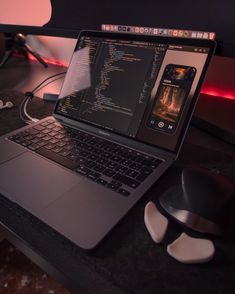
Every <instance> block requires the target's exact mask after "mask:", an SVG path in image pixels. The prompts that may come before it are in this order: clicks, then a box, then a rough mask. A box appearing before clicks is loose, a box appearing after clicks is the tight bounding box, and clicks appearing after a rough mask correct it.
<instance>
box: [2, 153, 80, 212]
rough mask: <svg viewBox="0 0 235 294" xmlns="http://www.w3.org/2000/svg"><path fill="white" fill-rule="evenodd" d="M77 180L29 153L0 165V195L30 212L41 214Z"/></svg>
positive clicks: (75, 176) (62, 169) (78, 179)
mask: <svg viewBox="0 0 235 294" xmlns="http://www.w3.org/2000/svg"><path fill="white" fill-rule="evenodd" d="M81 180H82V178H80V177H79V176H78V175H76V174H73V173H72V172H70V171H67V170H65V169H64V168H62V167H60V166H58V165H56V164H53V163H51V162H49V161H47V160H46V159H43V158H41V157H39V156H37V155H35V154H33V153H30V152H25V153H23V154H21V155H20V156H18V157H16V158H14V159H12V160H10V161H8V162H6V163H4V164H2V165H0V192H2V194H3V195H4V196H6V197H7V196H9V198H10V199H11V200H13V201H15V202H17V203H19V204H21V205H22V206H24V207H26V209H29V210H30V211H32V210H33V211H37V212H38V211H41V210H42V209H43V208H44V207H46V206H47V205H48V204H50V203H51V202H52V201H54V200H55V199H57V198H59V197H60V196H61V195H63V194H64V193H65V192H67V191H68V190H70V189H71V188H72V187H73V186H74V185H77V184H78V182H79V181H81Z"/></svg>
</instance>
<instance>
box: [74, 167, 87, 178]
mask: <svg viewBox="0 0 235 294" xmlns="http://www.w3.org/2000/svg"><path fill="white" fill-rule="evenodd" d="M76 172H77V173H79V174H81V175H83V176H85V175H87V174H88V173H89V172H90V169H89V168H87V167H85V166H79V167H78V168H77V169H76Z"/></svg>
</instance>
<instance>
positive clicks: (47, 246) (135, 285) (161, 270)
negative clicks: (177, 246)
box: [0, 101, 235, 294]
mask: <svg viewBox="0 0 235 294" xmlns="http://www.w3.org/2000/svg"><path fill="white" fill-rule="evenodd" d="M38 103H41V102H40V101H39V102H38ZM16 116H17V115H16ZM5 119H6V118H5ZM7 120H8V119H7ZM3 121H4V120H3V118H2V117H1V119H0V124H1V131H2V132H6V130H8V129H9V125H8V124H7V126H6V125H5V129H4V126H3V125H2V122H3ZM5 122H6V121H5ZM12 125H13V124H12ZM14 126H15V127H16V124H15V125H14ZM234 163H235V154H234V156H231V155H228V154H224V153H222V152H217V151H213V150H211V149H209V148H206V147H205V148H202V147H199V146H195V145H192V144H187V143H186V144H184V147H183V150H182V152H181V156H180V158H179V159H178V161H177V162H176V164H175V165H174V166H172V167H171V168H170V169H169V171H167V172H166V174H165V175H164V176H163V177H161V178H160V179H159V181H158V182H157V183H156V184H155V185H154V186H153V187H152V189H151V190H150V191H149V192H148V193H147V194H146V195H145V196H144V197H143V198H142V200H140V201H139V203H138V204H137V205H136V206H135V207H134V208H133V209H132V210H131V212H130V213H129V214H128V215H127V216H126V217H125V218H124V220H123V221H122V222H121V223H120V224H119V225H118V226H117V227H116V228H114V230H113V231H112V232H111V234H110V235H109V236H108V237H106V238H105V239H104V241H103V242H102V243H101V244H100V245H99V246H98V247H97V248H96V249H95V250H94V251H93V252H90V253H86V252H84V251H82V250H80V249H79V248H78V247H77V246H75V245H74V244H72V243H71V242H70V241H68V240H66V239H65V238H63V236H61V235H59V234H58V233H56V232H55V231H54V230H52V229H51V228H49V227H48V226H46V225H45V224H43V223H42V222H41V221H39V220H37V219H36V218H35V217H33V216H32V215H30V214H29V213H28V212H26V211H25V210H23V209H22V208H20V207H19V206H18V205H16V204H13V203H11V202H10V201H9V200H7V199H6V198H4V197H3V196H0V221H1V223H2V224H3V225H4V226H6V227H7V228H8V229H9V230H11V231H12V232H14V233H15V234H16V233H17V236H18V238H20V239H22V240H23V242H24V244H27V246H28V247H29V248H31V249H33V250H34V251H35V252H36V253H37V254H38V255H40V256H42V257H43V258H45V259H46V260H47V261H48V262H49V263H50V264H52V265H53V266H54V267H55V268H56V269H57V270H59V271H60V272H61V273H62V274H63V275H64V277H65V278H66V279H67V281H69V283H70V284H71V285H73V286H74V287H73V288H76V287H78V286H80V287H81V288H84V289H86V290H87V291H88V292H89V293H141V294H142V293H234V292H235V283H234V281H233V279H234V278H235V250H234V241H235V213H231V214H230V218H229V223H228V227H227V229H226V230H225V231H224V234H223V236H222V237H221V238H213V241H214V243H215V247H216V254H215V257H214V259H213V260H212V261H210V262H208V263H205V264H201V265H184V264H180V263H178V262H177V261H175V260H174V259H173V258H171V257H170V256H169V255H168V254H167V252H166V244H165V243H163V244H162V245H156V244H155V243H154V242H153V241H152V240H151V238H150V236H149V234H148V232H147V230H146V229H145V226H144V222H143V214H144V207H145V205H146V203H147V202H148V201H149V200H153V201H156V200H157V197H158V196H159V195H161V193H163V192H164V191H165V190H166V189H167V188H168V187H169V186H170V185H173V184H174V183H175V182H177V181H178V179H179V175H180V171H181V169H182V166H185V165H192V164H196V165H200V166H204V167H209V168H217V169H219V170H221V172H222V173H224V174H225V175H227V176H230V177H231V178H232V179H233V180H234V181H235V164H234ZM231 210H232V211H235V210H234V209H233V207H231ZM183 229H184V228H183V227H182V226H180V225H179V224H177V223H176V222H173V221H172V220H170V227H169V232H168V234H167V237H166V241H168V242H170V241H171V240H173V239H175V238H176V237H177V236H178V235H179V234H180V233H181V232H182V230H183ZM74 293H76V294H78V293H80V292H79V291H77V292H76V290H75V291H74Z"/></svg>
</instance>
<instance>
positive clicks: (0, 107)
mask: <svg viewBox="0 0 235 294" xmlns="http://www.w3.org/2000/svg"><path fill="white" fill-rule="evenodd" d="M2 107H3V101H2V100H0V109H2Z"/></svg>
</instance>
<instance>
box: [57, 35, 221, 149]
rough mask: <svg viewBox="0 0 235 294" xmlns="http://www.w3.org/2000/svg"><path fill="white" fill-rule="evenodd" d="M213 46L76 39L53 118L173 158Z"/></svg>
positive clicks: (149, 39) (131, 38) (135, 38)
mask: <svg viewBox="0 0 235 294" xmlns="http://www.w3.org/2000/svg"><path fill="white" fill-rule="evenodd" d="M214 50H215V42H214V41H212V40H198V39H185V38H169V37H160V36H145V35H131V34H121V33H107V32H98V31H83V32H81V33H80V35H79V38H78V42H77V45H76V47H75V51H74V54H73V57H72V60H71V63H70V67H69V69H68V72H67V74H66V77H65V81H64V83H63V86H62V89H61V93H60V99H59V100H58V102H57V105H56V108H55V112H54V114H55V116H56V117H59V118H60V117H63V118H67V119H69V120H70V121H72V122H73V124H74V125H77V126H83V125H86V127H87V126H88V128H89V127H90V128H91V130H94V127H95V129H97V128H98V130H100V131H99V134H101V135H102V134H104V135H107V134H109V136H110V137H111V138H112V135H114V136H115V134H119V135H122V136H125V137H127V138H129V139H133V140H135V141H140V142H143V143H145V144H149V145H152V146H156V147H158V148H162V149H164V150H166V151H170V152H174V153H178V151H179V149H180V146H181V144H182V141H183V137H184V134H185V132H186V129H187V126H188V124H189V120H190V118H191V116H192V112H193V109H194V106H195V102H196V99H197V96H198V94H199V91H200V88H201V85H202V82H203V79H204V77H205V74H206V71H207V68H208V65H209V62H210V59H211V57H212V55H213V53H214Z"/></svg>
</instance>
